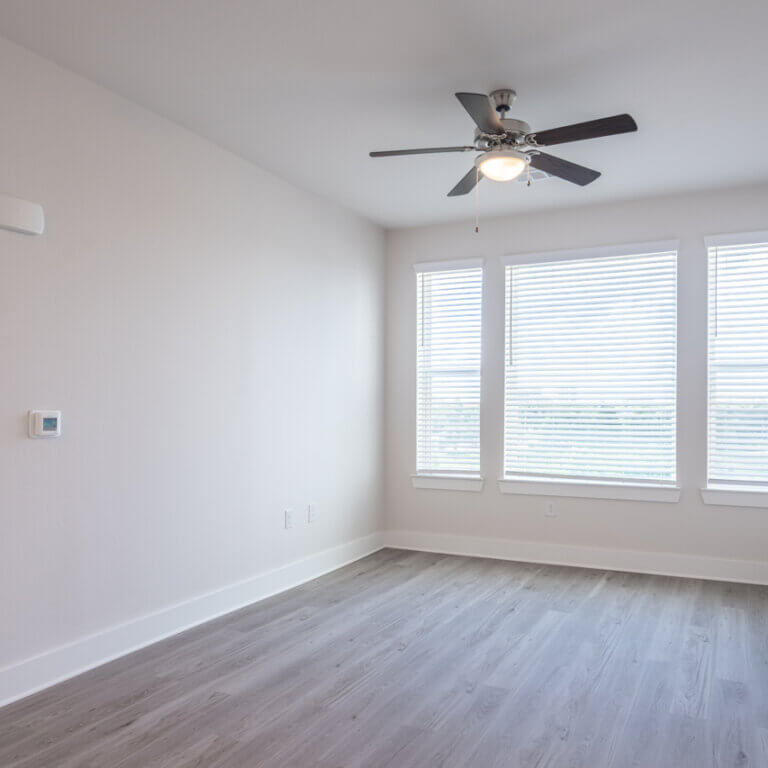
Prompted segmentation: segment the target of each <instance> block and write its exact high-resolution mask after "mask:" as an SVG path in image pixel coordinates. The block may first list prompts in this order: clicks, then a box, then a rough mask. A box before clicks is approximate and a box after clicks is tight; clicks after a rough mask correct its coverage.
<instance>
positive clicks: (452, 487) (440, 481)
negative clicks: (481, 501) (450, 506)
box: [411, 474, 483, 492]
mask: <svg viewBox="0 0 768 768" xmlns="http://www.w3.org/2000/svg"><path fill="white" fill-rule="evenodd" d="M411 483H412V485H413V487H414V488H426V489H431V490H434V491H476V492H479V491H482V490H483V478H482V476H480V475H440V474H419V475H411Z"/></svg>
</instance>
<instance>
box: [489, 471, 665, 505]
mask: <svg viewBox="0 0 768 768" xmlns="http://www.w3.org/2000/svg"><path fill="white" fill-rule="evenodd" d="M499 491H501V493H508V494H521V495H523V496H571V497H575V498H582V499H616V500H624V499H626V500H627V501H660V502H667V503H677V502H678V501H680V486H678V485H664V484H660V483H659V484H657V483H617V482H615V481H610V482H604V483H603V482H596V481H595V480H591V479H590V480H558V479H557V478H551V477H529V476H526V477H522V476H521V477H506V478H502V479H500V480H499Z"/></svg>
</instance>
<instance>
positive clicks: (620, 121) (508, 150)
mask: <svg viewBox="0 0 768 768" xmlns="http://www.w3.org/2000/svg"><path fill="white" fill-rule="evenodd" d="M516 96H517V94H516V93H515V92H514V91H513V90H511V89H510V88H502V89H500V90H497V91H493V92H492V93H490V94H489V95H488V96H486V94H484V93H457V94H456V98H457V99H458V100H459V101H460V102H461V105H462V106H463V107H464V109H466V110H467V112H468V113H469V116H470V117H471V118H472V119H473V120H474V121H475V125H476V126H477V127H476V128H475V140H474V143H473V144H471V145H464V146H459V147H426V148H424V149H391V150H385V151H383V152H371V153H370V156H371V157H393V156H396V155H429V154H436V153H441V152H480V153H481V154H479V155H478V156H477V157H476V158H475V166H474V167H473V168H470V170H469V171H468V172H467V174H466V175H465V176H464V177H463V178H462V179H461V180H460V181H459V183H458V184H457V185H456V186H455V187H454V188H453V189H452V190H451V191H450V192H449V193H448V197H456V196H458V195H466V194H467V193H468V192H471V191H472V190H473V189H474V188H475V185H476V184H477V183H478V181H479V180H480V179H481V178H483V177H487V178H489V179H492V180H493V181H512V180H513V179H516V178H517V177H518V176H520V174H521V173H523V171H525V170H526V169H527V168H528V167H529V166H530V167H531V168H535V169H537V170H539V171H544V172H545V173H548V174H549V175H550V176H557V177H559V178H561V179H565V180H566V181H570V182H572V183H573V184H578V185H579V186H582V187H584V186H586V185H587V184H590V183H592V182H593V181H594V180H595V179H597V178H598V177H599V176H600V172H599V171H593V170H592V169H591V168H585V167H584V166H583V165H577V164H576V163H571V162H569V161H568V160H563V159H562V158H560V157H555V156H554V155H548V154H547V153H546V152H542V151H541V150H540V149H539V148H540V147H549V146H552V145H554V144H565V143H567V142H569V141H581V140H583V139H596V138H599V137H601V136H613V135H615V134H618V133H630V132H632V131H636V130H637V123H635V121H634V120H633V119H632V117H631V116H630V115H626V114H624V115H614V116H613V117H603V118H601V119H599V120H589V121H588V122H586V123H574V124H573V125H564V126H561V127H560V128H550V129H549V130H548V131H533V132H532V131H531V127H530V125H528V123H526V122H524V121H523V120H513V119H511V118H508V117H507V116H506V115H507V112H508V111H509V110H510V107H511V105H512V102H513V101H514V100H515V97H516Z"/></svg>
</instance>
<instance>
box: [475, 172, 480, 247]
mask: <svg viewBox="0 0 768 768" xmlns="http://www.w3.org/2000/svg"><path fill="white" fill-rule="evenodd" d="M479 231H480V169H479V168H475V234H477V233H478V232H479Z"/></svg>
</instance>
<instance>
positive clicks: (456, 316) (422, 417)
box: [416, 267, 483, 474]
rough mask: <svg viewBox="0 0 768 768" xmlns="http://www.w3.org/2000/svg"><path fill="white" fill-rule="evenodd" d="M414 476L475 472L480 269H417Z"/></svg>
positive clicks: (477, 463)
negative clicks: (421, 270)
mask: <svg viewBox="0 0 768 768" xmlns="http://www.w3.org/2000/svg"><path fill="white" fill-rule="evenodd" d="M416 280H417V286H416V287H417V291H416V295H417V305H416V317H417V436H416V457H417V458H416V471H417V472H418V473H440V474H479V472H480V354H481V323H482V301H483V270H482V267H471V268H460V269H446V270H443V271H424V272H420V271H417V274H416Z"/></svg>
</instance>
